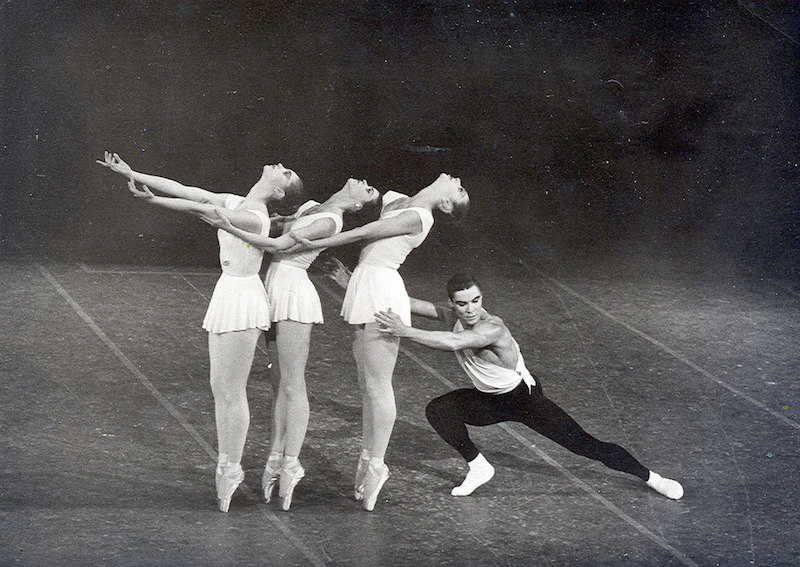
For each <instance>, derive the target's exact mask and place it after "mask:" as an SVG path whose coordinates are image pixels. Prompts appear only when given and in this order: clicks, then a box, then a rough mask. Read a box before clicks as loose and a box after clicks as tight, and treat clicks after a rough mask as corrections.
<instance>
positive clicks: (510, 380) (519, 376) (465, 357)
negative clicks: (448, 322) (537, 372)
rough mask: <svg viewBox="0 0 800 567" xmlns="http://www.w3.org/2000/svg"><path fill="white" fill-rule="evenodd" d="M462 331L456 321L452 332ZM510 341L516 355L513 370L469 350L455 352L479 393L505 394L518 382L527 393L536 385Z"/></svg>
mask: <svg viewBox="0 0 800 567" xmlns="http://www.w3.org/2000/svg"><path fill="white" fill-rule="evenodd" d="M463 330H464V326H463V325H462V324H461V321H456V324H455V326H454V327H453V332H455V333H460V332H461V331H463ZM511 341H512V342H513V343H514V351H515V352H516V353H517V366H516V368H514V369H513V370H512V369H511V368H505V367H503V366H498V365H497V364H493V363H491V362H486V361H485V360H483V359H482V358H481V357H480V356H478V355H476V354H475V351H474V350H472V349H470V348H465V349H461V350H457V351H455V353H456V358H457V359H458V363H459V364H460V365H461V368H463V369H464V372H466V373H467V376H469V379H470V380H472V383H473V384H474V385H475V387H476V388H477V389H478V390H480V391H481V392H484V393H487V394H507V393H508V392H510V391H512V390H513V389H514V388H516V387H517V386H519V383H520V380H522V381H523V382H525V383H526V384H527V385H528V391H530V388H531V387H532V386H534V385H535V384H536V380H535V379H534V378H533V376H532V375H531V373H530V372H528V369H527V368H525V361H524V360H523V358H522V353H521V352H520V350H519V345H518V344H517V341H516V339H514V337H511Z"/></svg>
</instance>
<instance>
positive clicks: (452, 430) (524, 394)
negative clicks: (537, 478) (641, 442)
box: [425, 379, 650, 481]
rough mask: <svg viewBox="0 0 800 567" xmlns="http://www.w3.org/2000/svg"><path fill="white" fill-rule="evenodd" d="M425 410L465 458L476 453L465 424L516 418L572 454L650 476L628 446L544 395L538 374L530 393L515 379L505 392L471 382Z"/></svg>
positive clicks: (439, 431) (645, 477) (641, 476)
mask: <svg viewBox="0 0 800 567" xmlns="http://www.w3.org/2000/svg"><path fill="white" fill-rule="evenodd" d="M425 415H426V416H427V418H428V421H429V422H430V424H431V425H432V426H433V428H434V429H435V430H436V432H437V433H438V434H439V435H441V437H442V439H444V440H445V441H447V443H448V444H449V445H450V446H451V447H453V448H454V449H455V450H456V451H458V452H459V453H460V454H461V456H462V457H464V458H465V459H466V460H467V462H469V461H472V460H473V459H474V458H475V457H477V456H478V453H479V451H478V448H477V447H476V446H475V444H474V443H473V442H472V440H471V439H470V438H469V432H468V431H467V427H466V426H467V425H479V426H480V425H492V424H495V423H501V422H503V421H517V422H519V423H522V424H525V425H527V426H528V427H530V428H531V429H533V430H534V431H536V432H537V433H540V434H542V435H544V436H545V437H547V438H548V439H552V440H553V441H555V442H556V443H558V444H559V445H561V446H562V447H564V448H566V449H569V450H570V451H572V452H573V453H575V454H577V455H582V456H584V457H588V458H590V459H594V460H595V461H600V462H601V463H603V464H604V465H606V466H607V467H610V468H612V469H614V470H617V471H622V472H626V473H629V474H632V475H635V476H637V477H639V478H641V479H642V480H644V481H646V480H647V479H648V478H649V476H650V471H649V470H648V469H646V468H645V467H644V466H643V465H642V464H641V463H640V462H639V461H637V460H636V459H635V458H634V457H633V455H631V454H630V453H629V452H628V451H626V450H625V449H623V448H622V447H620V446H619V445H616V444H614V443H604V442H602V441H598V440H597V439H595V438H594V437H592V436H591V435H589V434H588V433H586V432H585V431H584V430H583V428H581V426H580V425H578V424H577V422H576V421H575V420H574V419H572V418H571V417H570V416H569V414H567V412H565V411H564V410H562V409H561V408H560V407H558V406H557V405H556V404H554V403H553V402H552V401H550V400H549V399H547V398H546V397H545V396H544V394H543V393H542V386H541V384H540V383H539V380H538V379H537V380H536V385H535V386H533V387H532V388H531V392H530V393H529V392H528V386H527V384H525V382H520V384H519V386H517V387H516V388H515V389H514V390H512V391H511V392H508V393H507V394H487V393H484V392H481V391H480V390H476V389H474V388H463V389H460V390H454V391H452V392H449V393H447V394H445V395H443V396H439V397H438V398H434V399H433V400H431V402H430V403H429V404H428V405H427V407H426V408H425Z"/></svg>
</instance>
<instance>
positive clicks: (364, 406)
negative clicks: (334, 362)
mask: <svg viewBox="0 0 800 567" xmlns="http://www.w3.org/2000/svg"><path fill="white" fill-rule="evenodd" d="M353 359H354V360H355V363H356V372H357V373H358V390H359V392H361V453H360V454H359V457H358V465H357V466H356V476H355V480H354V482H353V495H354V496H355V499H356V500H362V499H363V498H364V475H366V474H367V467H368V466H369V457H370V451H371V449H372V439H373V435H372V404H371V403H370V400H369V397H368V396H367V385H366V381H365V379H364V325H355V326H354V327H353Z"/></svg>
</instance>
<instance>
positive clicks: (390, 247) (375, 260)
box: [358, 191, 433, 270]
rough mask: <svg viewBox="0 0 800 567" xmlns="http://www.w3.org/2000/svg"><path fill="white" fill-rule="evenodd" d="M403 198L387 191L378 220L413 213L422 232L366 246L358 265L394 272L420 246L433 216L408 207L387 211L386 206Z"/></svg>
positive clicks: (428, 212)
mask: <svg viewBox="0 0 800 567" xmlns="http://www.w3.org/2000/svg"><path fill="white" fill-rule="evenodd" d="M403 197H405V195H403V194H402V193H397V192H396V191H387V192H386V194H384V196H383V210H382V211H381V216H380V218H382V219H386V218H391V217H394V216H397V215H399V214H401V213H404V212H405V211H414V212H415V213H416V214H418V215H419V218H420V220H421V221H422V230H421V231H420V232H419V233H418V234H401V235H399V236H392V237H390V238H381V239H380V240H376V241H374V242H370V243H369V244H367V245H366V246H365V247H364V248H363V249H362V250H361V255H360V256H359V258H358V263H359V264H363V265H369V266H377V267H381V268H391V269H393V270H396V269H397V268H399V267H400V266H401V265H402V264H403V261H404V260H405V259H406V256H408V254H409V252H411V251H412V250H413V249H414V248H416V247H417V246H419V245H420V244H422V242H423V241H424V240H425V238H426V237H427V236H428V233H429V232H430V231H431V227H432V226H433V215H432V214H431V212H430V211H429V210H428V209H425V208H423V207H408V208H405V209H395V210H393V211H387V210H386V205H388V204H389V203H391V202H393V201H396V200H397V199H401V198H403Z"/></svg>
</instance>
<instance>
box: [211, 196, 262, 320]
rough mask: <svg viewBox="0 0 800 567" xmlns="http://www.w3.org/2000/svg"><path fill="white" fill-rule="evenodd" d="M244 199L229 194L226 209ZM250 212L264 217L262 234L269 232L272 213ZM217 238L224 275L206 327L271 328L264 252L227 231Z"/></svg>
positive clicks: (218, 283)
mask: <svg viewBox="0 0 800 567" xmlns="http://www.w3.org/2000/svg"><path fill="white" fill-rule="evenodd" d="M242 201H244V197H241V196H239V195H228V197H227V198H226V199H225V208H226V209H231V210H233V209H236V207H237V206H238V205H239V204H240V203H241V202H242ZM248 212H251V213H253V214H254V215H256V216H257V217H258V218H259V219H260V220H261V234H262V235H268V234H269V224H270V221H269V216H268V215H266V214H265V213H264V212H263V211H257V210H249V211H248ZM217 238H218V240H219V261H220V265H221V267H222V275H221V276H220V278H219V280H218V281H217V285H216V286H215V287H214V293H213V294H212V295H211V301H210V302H209V304H208V310H207V311H206V316H205V318H204V319H203V329H205V330H206V331H208V332H209V333H225V332H230V331H242V330H245V329H263V330H267V329H269V326H270V317H269V302H268V300H267V293H266V291H265V290H264V286H263V285H262V284H261V277H260V276H259V274H258V272H259V270H260V269H261V260H262V259H263V257H264V253H263V252H262V251H261V250H259V249H258V248H256V247H255V246H251V245H250V244H249V243H247V242H245V241H244V240H241V239H240V238H237V237H236V236H233V235H232V234H230V233H229V232H226V231H224V230H218V231H217Z"/></svg>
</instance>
